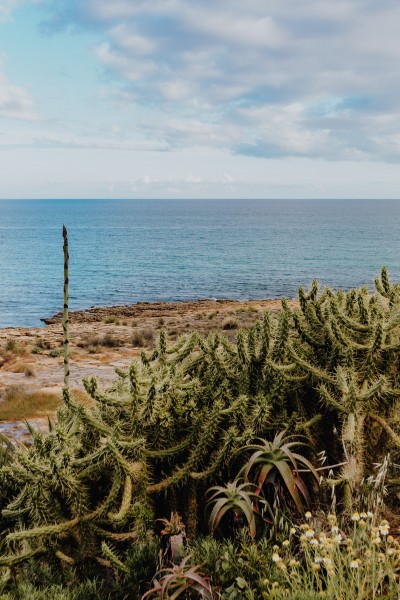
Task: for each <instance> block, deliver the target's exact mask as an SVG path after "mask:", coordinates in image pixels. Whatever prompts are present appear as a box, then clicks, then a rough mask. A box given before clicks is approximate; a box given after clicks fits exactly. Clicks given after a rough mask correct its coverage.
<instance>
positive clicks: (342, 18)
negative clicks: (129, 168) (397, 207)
mask: <svg viewBox="0 0 400 600" xmlns="http://www.w3.org/2000/svg"><path fill="white" fill-rule="evenodd" d="M51 5H54V6H56V10H53V11H50V13H49V16H48V18H47V19H46V20H45V21H44V22H43V23H42V28H43V29H45V30H46V31H47V33H51V32H53V33H55V32H57V31H58V30H59V29H68V28H72V29H74V30H76V31H79V30H85V29H91V30H92V31H94V32H96V36H97V38H98V40H99V41H98V42H97V43H95V44H94V46H93V48H92V52H93V55H94V56H95V57H96V59H97V61H98V63H99V65H100V66H101V67H102V70H103V82H102V83H103V85H105V84H106V85H107V86H108V88H109V89H110V92H109V94H108V96H109V97H110V98H111V97H112V96H113V95H114V96H115V97H116V96H119V99H120V102H123V101H124V99H125V102H126V105H127V106H128V107H129V106H132V107H133V108H135V109H136V108H137V107H138V106H141V107H142V108H146V111H147V114H145V115H144V116H143V115H142V118H141V120H140V123H138V127H139V129H140V130H141V131H142V132H143V133H144V134H146V135H149V136H152V137H153V138H154V139H157V140H158V141H160V140H162V142H164V143H165V144H167V145H169V147H170V148H171V149H172V150H175V149H177V148H182V147H187V146H192V147H196V146H199V145H200V146H212V147H215V148H223V149H225V150H228V151H230V152H231V153H233V154H237V153H239V154H246V155H249V156H259V157H272V156H275V157H279V156H288V157H289V156H300V157H316V156H318V157H323V158H326V159H328V160H342V159H346V160H349V159H351V160H361V159H365V158H368V159H372V160H384V161H398V160H399V159H400V142H399V134H398V132H399V131H400V115H399V111H398V108H397V98H398V97H399V94H400V80H399V78H398V56H399V53H400V38H399V36H398V27H397V24H398V23H399V22H400V5H399V3H398V2H395V1H394V0H381V1H380V2H379V3H378V2H373V1H372V0H326V1H324V2H321V1H320V0H305V1H304V2H298V0H286V1H285V2H282V0H270V2H268V3H265V0H247V1H246V2H243V0H230V2H229V3H227V2H225V1H224V0H213V1H211V0H191V2H187V1H185V0H135V2H132V1H130V0H113V1H112V2H110V0H79V1H78V0H68V1H67V0H64V1H57V2H55V0H54V1H53V2H50V5H49V6H51ZM112 90H114V92H113V91H112ZM104 97H107V94H105V96H104Z"/></svg>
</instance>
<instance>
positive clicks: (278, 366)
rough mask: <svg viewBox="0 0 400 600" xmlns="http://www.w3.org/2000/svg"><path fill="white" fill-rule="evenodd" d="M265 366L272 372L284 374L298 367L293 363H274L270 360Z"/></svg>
mask: <svg viewBox="0 0 400 600" xmlns="http://www.w3.org/2000/svg"><path fill="white" fill-rule="evenodd" d="M267 364H268V365H269V366H270V367H271V368H272V369H273V370H274V371H284V372H285V373H288V372H290V371H294V370H295V369H297V368H298V365H297V364H296V363H295V362H293V363H276V362H274V361H272V360H268V361H267Z"/></svg>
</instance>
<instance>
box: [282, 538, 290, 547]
mask: <svg viewBox="0 0 400 600" xmlns="http://www.w3.org/2000/svg"><path fill="white" fill-rule="evenodd" d="M289 545H290V542H289V540H284V541H283V542H282V546H286V547H287V546H289Z"/></svg>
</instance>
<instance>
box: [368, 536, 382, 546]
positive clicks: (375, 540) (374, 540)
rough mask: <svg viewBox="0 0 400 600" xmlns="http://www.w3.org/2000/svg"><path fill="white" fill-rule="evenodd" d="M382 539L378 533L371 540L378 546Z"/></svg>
mask: <svg viewBox="0 0 400 600" xmlns="http://www.w3.org/2000/svg"><path fill="white" fill-rule="evenodd" d="M381 541H382V540H381V538H380V537H379V535H377V536H376V537H374V538H372V540H371V542H372V543H373V544H376V545H377V546H378V544H380V543H381Z"/></svg>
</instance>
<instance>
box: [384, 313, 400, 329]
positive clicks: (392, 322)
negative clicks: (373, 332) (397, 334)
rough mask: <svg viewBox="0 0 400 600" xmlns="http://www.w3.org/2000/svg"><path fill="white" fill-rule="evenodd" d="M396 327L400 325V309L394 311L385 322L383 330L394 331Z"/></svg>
mask: <svg viewBox="0 0 400 600" xmlns="http://www.w3.org/2000/svg"><path fill="white" fill-rule="evenodd" d="M396 327H400V311H396V312H394V314H393V315H391V316H390V317H389V319H388V320H387V321H386V323H384V324H383V330H384V331H385V332H390V331H393V329H395V328H396Z"/></svg>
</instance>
